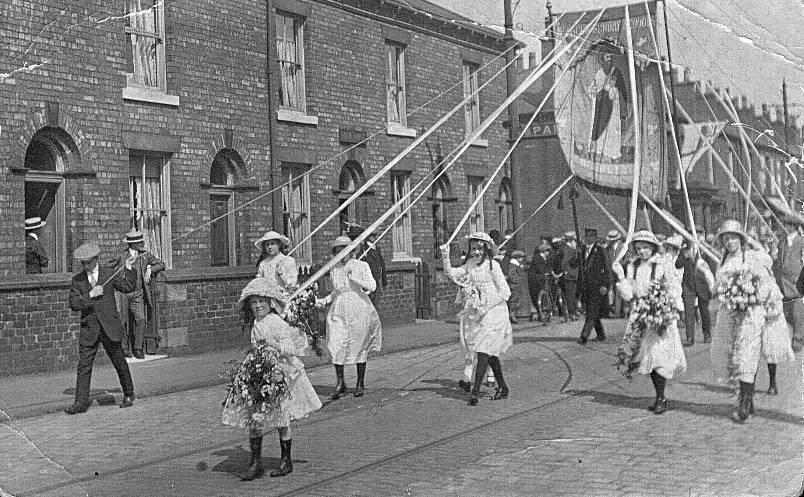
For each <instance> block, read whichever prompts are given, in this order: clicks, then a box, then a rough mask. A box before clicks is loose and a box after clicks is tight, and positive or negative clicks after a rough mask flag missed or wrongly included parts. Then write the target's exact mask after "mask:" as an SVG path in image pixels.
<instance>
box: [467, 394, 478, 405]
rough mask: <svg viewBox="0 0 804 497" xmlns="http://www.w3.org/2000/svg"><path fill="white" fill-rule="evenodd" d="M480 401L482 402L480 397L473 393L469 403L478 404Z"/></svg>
mask: <svg viewBox="0 0 804 497" xmlns="http://www.w3.org/2000/svg"><path fill="white" fill-rule="evenodd" d="M479 402H480V399H479V398H478V397H477V395H472V397H470V398H469V405H470V406H476V405H477V404H478V403H479Z"/></svg>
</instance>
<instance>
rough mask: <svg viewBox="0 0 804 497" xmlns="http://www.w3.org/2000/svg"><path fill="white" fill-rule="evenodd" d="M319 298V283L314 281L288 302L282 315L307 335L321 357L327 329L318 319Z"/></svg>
mask: <svg viewBox="0 0 804 497" xmlns="http://www.w3.org/2000/svg"><path fill="white" fill-rule="evenodd" d="M317 298H318V283H313V284H312V285H310V286H309V287H307V288H305V289H304V290H303V291H302V292H300V293H299V295H297V296H296V297H294V298H293V299H291V300H290V301H289V302H288V303H287V305H286V306H285V312H284V314H283V316H282V317H283V319H284V320H285V321H287V322H288V324H289V325H291V326H294V327H296V328H299V329H300V330H301V331H302V332H303V333H304V334H305V335H306V336H307V341H308V342H309V343H310V348H312V349H313V352H315V354H316V355H317V356H318V357H321V356H322V355H323V353H324V351H323V348H322V346H321V342H322V341H323V340H324V339H325V338H326V331H325V329H324V328H323V327H322V326H321V321H320V320H319V319H318V315H317V314H318V312H319V311H318V309H317V308H316V305H315V303H316V299H317Z"/></svg>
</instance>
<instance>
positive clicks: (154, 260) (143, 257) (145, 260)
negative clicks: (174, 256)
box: [117, 249, 165, 306]
mask: <svg viewBox="0 0 804 497" xmlns="http://www.w3.org/2000/svg"><path fill="white" fill-rule="evenodd" d="M128 258H129V252H128V249H126V251H125V252H123V253H122V254H121V255H120V259H119V260H118V261H117V267H118V268H121V267H124V266H125V265H126V260H127V259H128ZM148 266H151V284H152V283H153V281H154V277H155V276H156V275H157V274H159V273H161V272H162V271H164V270H165V263H164V262H162V260H161V259H159V258H158V257H156V256H155V255H153V254H152V253H150V252H140V256H139V257H138V258H137V260H136V261H134V264H133V265H132V267H131V269H133V270H134V273H135V274H136V275H137V281H136V286H135V287H134V290H140V289H141V290H142V293H143V296H144V298H145V305H147V306H152V305H153V301H154V296H153V291H152V290H151V284H148V285H146V284H145V270H146V269H148ZM134 290H132V291H134Z"/></svg>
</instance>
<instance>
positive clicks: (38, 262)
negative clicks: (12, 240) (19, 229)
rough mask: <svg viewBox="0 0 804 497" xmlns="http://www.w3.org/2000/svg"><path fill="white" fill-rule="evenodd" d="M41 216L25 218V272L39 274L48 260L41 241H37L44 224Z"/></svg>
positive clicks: (45, 266)
mask: <svg viewBox="0 0 804 497" xmlns="http://www.w3.org/2000/svg"><path fill="white" fill-rule="evenodd" d="M45 224H46V223H45V221H43V220H42V218H41V217H29V218H28V219H26V220H25V272H26V273H28V274H41V273H43V272H44V270H45V269H46V268H47V265H48V264H49V262H50V260H49V259H48V258H47V251H46V250H45V246H44V245H42V242H41V241H39V230H40V229H42V227H43V226H44V225H45Z"/></svg>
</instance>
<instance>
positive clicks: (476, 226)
mask: <svg viewBox="0 0 804 497" xmlns="http://www.w3.org/2000/svg"><path fill="white" fill-rule="evenodd" d="M466 179H467V183H468V184H469V203H470V205H471V203H472V202H474V201H475V199H477V197H478V196H479V195H480V191H481V190H482V189H483V183H484V181H485V178H483V177H482V176H467V178H466ZM478 231H486V229H485V214H484V212H483V201H482V200H481V201H480V202H478V204H477V205H476V206H475V209H474V211H472V214H471V215H470V216H469V232H470V233H475V232H478Z"/></svg>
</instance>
